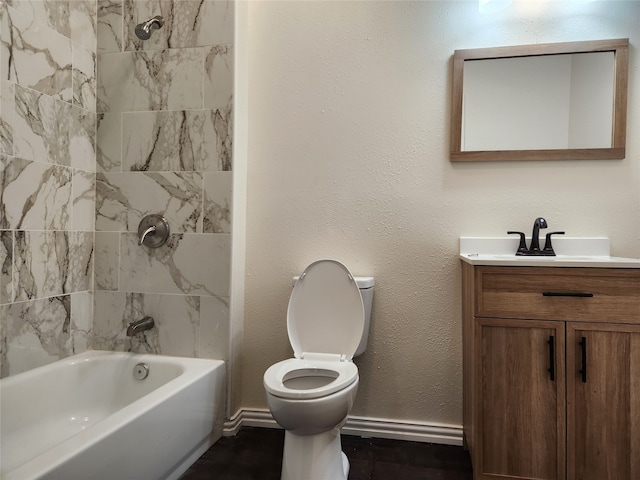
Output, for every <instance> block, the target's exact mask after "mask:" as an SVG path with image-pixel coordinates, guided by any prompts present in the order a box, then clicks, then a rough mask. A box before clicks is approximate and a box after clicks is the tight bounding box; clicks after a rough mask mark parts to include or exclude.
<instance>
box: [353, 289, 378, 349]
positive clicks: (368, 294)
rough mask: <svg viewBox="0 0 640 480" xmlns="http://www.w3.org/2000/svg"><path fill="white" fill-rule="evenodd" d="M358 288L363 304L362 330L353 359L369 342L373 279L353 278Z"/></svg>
mask: <svg viewBox="0 0 640 480" xmlns="http://www.w3.org/2000/svg"><path fill="white" fill-rule="evenodd" d="M353 278H354V280H355V281H356V283H357V284H358V288H359V289H360V295H361V296H362V303H363V304H364V329H363V330H362V338H361V339H360V344H359V345H358V348H357V349H356V353H354V354H353V356H354V357H357V356H358V355H362V354H363V353H364V351H365V350H366V349H367V343H368V341H369V325H370V323H371V306H372V305H373V287H374V285H375V280H374V278H373V277H353Z"/></svg>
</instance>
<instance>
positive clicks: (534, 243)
mask: <svg viewBox="0 0 640 480" xmlns="http://www.w3.org/2000/svg"><path fill="white" fill-rule="evenodd" d="M545 228H547V221H546V220H545V219H544V218H542V217H538V218H536V219H535V221H534V222H533V233H532V234H531V245H530V246H529V248H527V243H526V241H525V237H524V233H522V232H512V231H509V232H507V234H509V235H512V234H513V235H520V244H519V246H518V250H517V251H516V255H518V256H527V255H530V256H547V257H555V256H556V252H554V251H553V246H552V245H551V235H564V232H549V233H547V236H546V240H545V243H544V248H543V249H542V250H540V229H545Z"/></svg>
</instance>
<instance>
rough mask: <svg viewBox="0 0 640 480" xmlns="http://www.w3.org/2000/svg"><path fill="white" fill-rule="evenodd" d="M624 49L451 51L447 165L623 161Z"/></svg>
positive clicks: (605, 44) (615, 44)
mask: <svg viewBox="0 0 640 480" xmlns="http://www.w3.org/2000/svg"><path fill="white" fill-rule="evenodd" d="M625 45H628V41H625V40H622V41H620V40H615V41H612V40H607V41H600V42H571V43H570V44H546V45H533V46H520V47H500V48H496V49H477V50H457V51H456V52H455V55H454V92H453V94H454V95H453V98H454V105H453V107H454V109H453V114H452V121H453V123H452V143H451V159H452V160H453V161H456V160H458V161H460V160H530V159H554V158H556V159H580V158H624V138H625V132H624V130H625V122H626V64H627V60H626V53H627V50H626V48H625V49H624V51H623V52H622V53H620V52H621V50H620V49H621V48H622V47H621V46H625ZM545 49H547V50H548V51H549V52H550V53H546V51H545ZM571 49H573V50H574V51H575V53H571V52H570V50H571ZM565 52H566V53H565ZM457 57H459V58H457ZM456 63H457V65H456ZM623 67H624V68H623ZM457 109H459V110H458V111H457Z"/></svg>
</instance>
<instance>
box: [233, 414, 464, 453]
mask: <svg viewBox="0 0 640 480" xmlns="http://www.w3.org/2000/svg"><path fill="white" fill-rule="evenodd" d="M241 427H264V428H281V427H280V426H279V425H278V424H277V423H276V421H275V420H274V419H273V417H272V416H271V413H270V412H269V410H263V409H241V410H238V411H237V412H236V414H235V415H234V416H233V417H232V418H231V419H229V420H228V421H226V422H225V424H224V430H223V432H222V434H223V435H224V436H225V437H229V436H233V435H235V434H236V433H238V431H239V430H240V428H241ZM342 433H343V434H345V435H355V436H361V437H374V438H390V439H393V440H410V441H413V442H425V443H440V444H444V445H462V427H461V426H459V425H442V424H427V423H415V422H406V421H402V420H391V419H387V418H370V417H352V416H350V417H349V418H348V419H347V423H346V425H345V426H344V427H342Z"/></svg>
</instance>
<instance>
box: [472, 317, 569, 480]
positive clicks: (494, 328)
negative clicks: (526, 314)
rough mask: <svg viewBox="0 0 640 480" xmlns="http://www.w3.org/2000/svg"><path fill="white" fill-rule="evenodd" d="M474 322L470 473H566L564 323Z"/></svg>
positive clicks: (549, 476)
mask: <svg viewBox="0 0 640 480" xmlns="http://www.w3.org/2000/svg"><path fill="white" fill-rule="evenodd" d="M477 322H478V323H477V325H476V327H477V328H476V351H477V352H479V354H480V355H481V358H480V361H478V362H477V364H476V365H477V366H476V385H477V386H478V388H479V390H480V391H477V397H476V398H477V400H476V401H477V402H479V404H478V405H477V408H476V411H477V412H478V417H479V418H477V420H478V427H479V428H478V429H477V431H476V432H475V435H476V438H475V445H477V446H478V447H477V448H476V449H475V451H474V472H475V478H476V479H497V478H500V479H501V480H505V479H512V478H518V479H523V478H526V479H545V480H560V479H564V478H565V473H566V463H565V455H566V449H565V446H566V443H565V441H566V439H565V432H566V417H565V401H566V398H565V365H564V345H565V334H564V328H565V327H564V323H563V322H550V321H549V322H546V321H529V320H503V319H486V318H483V319H478V320H477Z"/></svg>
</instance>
